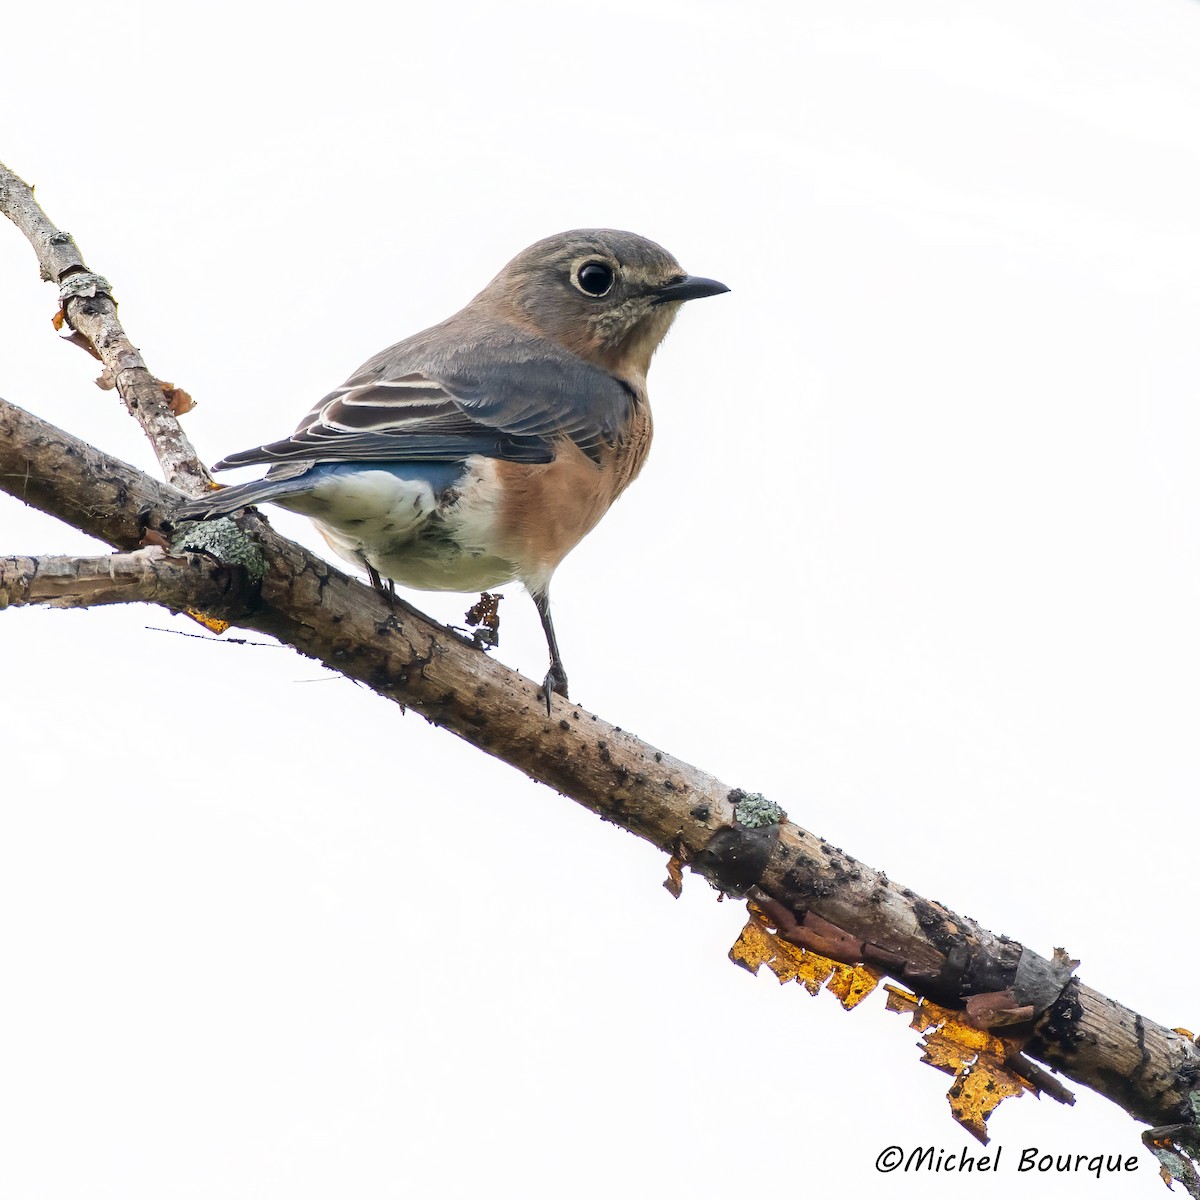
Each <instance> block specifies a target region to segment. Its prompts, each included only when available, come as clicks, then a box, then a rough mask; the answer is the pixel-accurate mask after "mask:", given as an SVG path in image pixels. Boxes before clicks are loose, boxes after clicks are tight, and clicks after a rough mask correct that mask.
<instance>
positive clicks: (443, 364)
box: [179, 229, 729, 710]
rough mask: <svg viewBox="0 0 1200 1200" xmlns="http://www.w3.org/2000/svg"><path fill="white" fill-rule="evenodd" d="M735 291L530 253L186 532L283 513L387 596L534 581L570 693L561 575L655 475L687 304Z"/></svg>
mask: <svg viewBox="0 0 1200 1200" xmlns="http://www.w3.org/2000/svg"><path fill="white" fill-rule="evenodd" d="M728 290H729V289H728V288H727V287H726V286H725V285H724V284H723V283H717V282H716V280H713V279H702V278H699V277H697V276H694V275H687V274H685V273H684V272H683V270H682V269H681V268H680V266H679V264H678V263H677V262H676V261H675V259H674V258H672V257H671V255H670V254H668V253H667V252H666V251H665V250H664V249H663V248H662V247H661V246H658V245H656V244H655V243H654V242H651V241H647V240H646V239H645V238H642V237H638V236H637V235H636V234H632V233H624V232H621V231H618V230H613V229H577V230H573V231H571V232H569V233H560V234H557V235H556V236H554V237H549V238H545V239H544V240H543V241H540V242H535V243H534V245H532V246H530V247H529V248H528V249H527V250H523V251H522V252H521V253H520V254H518V255H517V257H516V258H514V259H513V260H512V262H510V263H509V264H508V266H506V267H505V268H504V270H502V271H501V272H500V274H499V275H497V276H496V278H495V279H493V280H492V282H491V283H489V284H488V285H487V287H486V288H484V289H483V291H482V292H480V293H479V295H478V296H476V297H475V299H474V300H472V301H471V303H470V304H468V305H467V306H466V308H464V309H463V310H462V311H461V312H458V313H456V314H455V315H454V316H452V317H450V318H448V319H447V320H445V321H443V322H442V323H441V324H440V325H435V326H433V328H432V329H427V330H425V331H424V332H423V333H418V334H415V335H414V336H413V337H410V338H407V339H405V340H404V341H402V342H398V343H397V344H396V345H394V346H391V347H389V348H388V349H387V350H381V351H380V352H379V353H378V354H376V355H375V357H374V358H372V359H369V360H368V361H367V362H366V363H364V364H363V366H362V367H360V368H359V369H358V370H357V371H355V373H354V374H353V375H352V376H351V377H350V378H349V379H348V380H347V381H346V382H345V383H344V384H343V385H342V386H341V387H340V388H337V389H336V390H335V391H332V392H330V393H329V395H327V396H326V397H325V398H324V399H323V400H321V401H320V402H319V403H317V404H316V405H315V406H314V407H313V408H312V409H311V410H310V411H309V413H308V415H307V416H305V418H304V419H303V420H302V421H301V422H300V424H299V426H298V427H297V429H296V432H295V433H293V434H292V435H291V437H288V438H284V439H283V440H282V441H278V442H271V443H269V444H268V445H265V446H260V447H257V448H255V449H253V450H243V451H241V452H240V453H238V454H231V455H230V456H229V457H228V458H226V459H224V460H222V461H221V462H219V463H217V464H216V467H215V468H214V469H215V470H223V469H225V468H228V467H244V466H248V465H250V464H252V463H270V464H272V466H271V469H270V470H269V471H268V472H267V475H266V478H264V479H261V480H257V481H255V482H253V483H243V484H238V485H236V486H234V487H229V488H223V489H221V490H220V491H219V492H216V493H213V494H211V495H208V496H205V497H204V498H202V499H199V500H194V501H192V502H190V503H189V504H187V505H185V506H184V507H183V508H181V509H180V511H179V517H180V518H181V519H197V518H207V517H215V516H221V515H224V514H227V513H231V512H234V511H236V510H237V509H239V508H244V507H245V506H247V505H249V504H257V503H259V502H261V501H270V502H271V503H273V504H278V505H280V506H281V507H282V508H287V509H290V510H292V511H293V512H299V513H303V514H304V515H305V516H307V517H310V518H311V519H312V521H313V523H314V524H315V525H316V527H317V529H318V530H319V531H320V533H321V534H322V535H323V536H324V538H325V540H326V541H327V542H328V543H329V544H330V546H332V547H333V549H334V550H335V551H337V553H338V554H340V555H341V556H342V557H343V558H346V559H348V560H349V561H351V562H353V563H355V564H356V565H359V566H365V567H366V569H367V572H368V574H369V575H370V578H371V581H372V583H373V584H374V585H375V586H376V587H381V586H382V580H383V579H388V580H391V581H393V582H394V583H398V584H402V585H404V586H406V587H412V588H419V589H425V590H436V591H455V592H474V591H483V590H487V589H491V588H495V587H498V586H500V585H502V584H505V583H509V582H512V581H513V580H519V581H520V582H521V583H523V584H524V585H525V587H526V589H527V590H528V591H529V593H530V595H531V596H532V597H533V602H534V604H536V605H537V610H538V615H539V616H540V617H541V622H542V628H543V630H544V631H545V634H546V643H547V645H548V647H549V650H550V670H549V673H548V674H547V675H546V680H545V684H544V688H545V698H546V708H547V710H549V708H550V695H551V692H558V693H559V694H560V695H562V696H566V695H567V674H566V671H565V670H564V669H563V663H562V657H561V655H560V654H559V650H558V642H557V640H556V639H555V636H554V625H553V623H552V622H551V620H550V594H549V586H550V577H551V575H553V573H554V569H555V567H557V566H558V564H559V563H560V562H561V561H562V560H563V558H564V557H565V555H566V554H567V552H568V551H569V550H570V549H571V548H572V547H573V546H574V545H575V544H576V543H577V542H579V540H580V539H581V538H582V537H583V536H584V535H585V534H586V533H588V532H589V531H590V530H591V529H592V528H593V527H594V526H595V524H596V523H597V522H598V521H599V520H600V518H601V517H602V516H603V515H604V514H605V513H606V512H607V511H608V508H609V506H610V505H611V504H612V503H613V501H614V500H616V498H617V497H618V496H619V495H620V494H621V493H622V492H623V491H624V490H625V488H626V487H627V486H628V485H629V483H630V482H631V481H632V480H633V479H634V477H635V476H636V475H637V473H638V472H639V471H640V470H641V467H642V463H643V462H644V461H645V458H646V452H647V450H648V449H649V447H650V436H651V428H652V426H651V419H650V405H649V402H648V400H647V396H646V372H647V370H648V369H649V366H650V357H651V355H653V353H654V351H655V349H656V348H657V346H658V344H659V342H661V341H662V339H663V336H664V334H666V332H667V329H668V328H669V327H670V324H671V322H672V320H674V318H675V314H676V313H677V312H678V311H679V306H680V304H681V303H682V302H683V301H685V300H694V299H697V298H698V297H701V296H715V295H717V294H719V293H721V292H727V291H728Z"/></svg>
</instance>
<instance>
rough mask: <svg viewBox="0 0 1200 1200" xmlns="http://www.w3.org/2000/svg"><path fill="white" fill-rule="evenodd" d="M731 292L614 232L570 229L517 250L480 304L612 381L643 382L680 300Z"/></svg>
mask: <svg viewBox="0 0 1200 1200" xmlns="http://www.w3.org/2000/svg"><path fill="white" fill-rule="evenodd" d="M727 291H729V289H728V288H727V287H726V286H725V285H724V284H723V283H718V282H717V281H716V280H715V279H702V278H700V277H698V276H695V275H688V274H686V273H685V272H684V270H683V268H682V267H680V265H679V263H677V262H676V261H675V259H674V258H673V257H672V256H671V255H670V254H668V253H667V252H666V251H665V250H664V249H663V248H662V247H661V246H659V245H658V244H656V243H655V242H651V241H649V240H648V239H647V238H644V237H639V236H638V235H637V234H635V233H625V232H623V231H621V230H617V229H574V230H571V231H570V232H569V233H559V234H555V235H554V236H553V237H548V238H543V239H542V241H540V242H535V243H534V244H533V245H532V246H530V247H529V248H528V249H527V250H522V251H521V253H520V254H518V255H517V257H516V258H514V259H513V260H512V262H510V263H509V264H508V265H507V266H506V267H505V268H504V270H503V271H501V272H500V274H499V275H497V276H496V278H495V279H493V280H492V282H491V283H489V284H488V286H487V287H486V288H485V289H484V291H483V292H482V293H481V295H480V297H479V298H480V300H484V301H486V302H488V303H490V304H491V305H493V306H495V308H496V309H497V310H499V311H500V312H501V313H502V314H503V315H504V316H505V317H507V318H508V319H509V320H512V321H515V322H517V323H518V324H520V325H522V326H524V327H526V328H528V329H531V330H533V331H534V332H536V333H538V334H541V335H542V336H543V337H549V338H552V339H553V340H554V341H556V342H558V343H559V344H560V345H562V346H565V347H566V348H567V349H568V350H570V351H571V352H572V353H574V354H577V355H579V357H580V358H583V359H585V360H587V361H588V362H591V363H595V364H596V365H597V366H601V367H604V368H605V369H606V370H608V371H611V372H612V373H613V374H615V375H618V376H620V377H621V378H625V379H628V380H630V382H640V381H642V380H644V379H645V375H646V371H647V369H648V368H649V366H650V357H651V355H653V353H654V351H655V349H656V348H657V347H658V344H659V342H661V341H662V339H663V336H664V335H665V334H666V332H667V330H668V329H669V328H670V325H671V322H672V321H673V320H674V319H675V314H676V313H677V312H678V311H679V306H680V304H682V303H683V302H684V301H685V300H696V299H699V298H700V297H701V296H716V295H718V294H719V293H721V292H727Z"/></svg>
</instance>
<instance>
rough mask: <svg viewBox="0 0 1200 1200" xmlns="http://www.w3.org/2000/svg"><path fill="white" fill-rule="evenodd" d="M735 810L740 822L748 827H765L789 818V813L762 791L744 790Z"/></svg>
mask: <svg viewBox="0 0 1200 1200" xmlns="http://www.w3.org/2000/svg"><path fill="white" fill-rule="evenodd" d="M733 811H734V813H735V815H736V816H737V820H738V824H739V825H742V826H744V827H745V828H747V829H763V828H765V827H766V826H768V825H778V824H780V823H781V822H782V821H786V820H787V813H785V812H784V811H783V809H782V808H780V807H779V805H778V804H776V803H775V802H774V801H773V800H768V799H767V798H766V796H764V795H763V794H762V792H742V793H741V797H740V799H738V800H737V802H736V805H735V807H734V810H733Z"/></svg>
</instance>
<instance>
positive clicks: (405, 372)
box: [216, 322, 637, 470]
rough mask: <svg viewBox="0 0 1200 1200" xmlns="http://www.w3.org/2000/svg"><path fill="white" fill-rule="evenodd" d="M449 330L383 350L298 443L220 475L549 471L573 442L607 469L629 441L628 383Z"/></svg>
mask: <svg viewBox="0 0 1200 1200" xmlns="http://www.w3.org/2000/svg"><path fill="white" fill-rule="evenodd" d="M449 326H450V322H447V323H446V326H442V327H438V328H436V329H434V330H429V331H427V332H426V333H425V334H418V335H417V336H416V337H414V338H410V339H408V341H405V342H400V343H399V344H398V345H396V346H392V347H390V348H389V349H387V350H384V351H381V352H380V353H379V354H377V355H376V356H375V357H374V358H372V359H370V360H369V361H368V362H367V363H365V364H364V365H363V366H362V367H361V368H360V369H359V370H358V371H357V372H355V374H354V375H352V376H351V377H350V378H349V379H348V380H347V381H346V382H345V383H344V384H343V385H342V386H341V387H340V388H337V389H336V390H335V391H332V392H330V393H329V395H327V396H325V397H324V398H323V399H322V400H321V401H320V402H319V403H318V404H316V405H314V407H313V408H312V410H311V411H310V412H309V413H308V414H307V415H306V416H305V418H304V419H303V420H302V421H301V422H300V424H299V426H298V427H297V428H296V431H295V433H293V434H292V435H291V437H288V438H284V439H282V440H281V441H277V442H271V443H269V444H268V445H265V446H259V447H256V448H254V449H251V450H243V451H241V452H240V453H237V454H231V455H229V457H228V458H225V459H223V460H222V461H221V462H219V463H217V464H216V467H217V469H218V470H223V469H225V468H227V467H242V466H248V465H250V464H252V463H273V464H286V463H297V462H305V463H314V462H404V461H409V462H437V461H455V460H461V459H464V458H466V457H467V456H469V455H471V454H482V455H485V456H487V457H489V458H502V459H508V460H510V461H512V462H525V463H538V462H549V461H550V459H552V458H553V457H554V442H555V441H556V440H558V439H560V438H562V437H564V436H565V437H569V438H570V439H571V440H572V441H573V442H575V444H576V445H577V446H579V448H580V449H581V450H583V451H584V453H586V454H588V455H590V456H591V457H592V458H593V459H597V458H598V457H599V454H600V450H601V447H603V446H605V445H613V444H614V443H616V442H617V441H619V440H620V437H621V432H622V430H623V429H624V428H625V426H626V425H627V423H628V421H629V418H630V415H631V413H632V410H633V407H634V405H635V404H636V402H637V401H636V396H635V393H634V392H633V390H632V389H631V388H630V387H629V386H628V385H626V384H625V383H623V382H622V381H620V380H618V379H617V378H615V377H614V376H612V375H610V374H608V372H607V371H604V370H602V369H600V368H599V367H595V366H592V365H591V364H590V363H587V362H584V361H583V360H582V359H580V358H578V357H576V356H575V355H573V354H571V353H570V352H569V351H566V350H564V349H563V348H562V347H560V346H558V345H557V344H556V343H554V342H550V341H547V340H546V339H544V338H538V337H534V336H532V335H530V334H527V333H524V332H523V331H520V330H515V329H513V328H512V327H491V328H485V329H484V330H483V331H481V332H480V333H478V334H477V335H476V336H475V337H473V338H471V339H461V338H458V337H454V336H450V335H452V334H453V333H454V331H453V329H452V328H450V327H449ZM439 333H441V336H437V335H438V334H439Z"/></svg>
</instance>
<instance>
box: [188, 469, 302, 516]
mask: <svg viewBox="0 0 1200 1200" xmlns="http://www.w3.org/2000/svg"><path fill="white" fill-rule="evenodd" d="M311 488H312V480H311V479H306V478H305V477H304V476H303V475H301V476H300V477H299V478H295V479H255V480H252V481H251V482H250V483H237V484H234V485H233V486H232V487H225V488H221V489H220V490H219V491H216V492H209V493H208V495H206V496H200V497H199V498H198V499H195V500H189V501H188V503H187V504H183V505H180V507H179V508H178V509H176V510H175V513H174V515H173V518H172V519H173V520H175V521H208V520H210V519H211V518H213V517H226V516H228V515H229V514H230V513H233V512H237V510H238V509H239V508H246V507H247V506H248V505H251V504H263V503H265V502H266V501H268V500H275V499H277V498H278V497H280V496H288V495H292V494H294V493H296V492H307V491H310V490H311Z"/></svg>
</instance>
